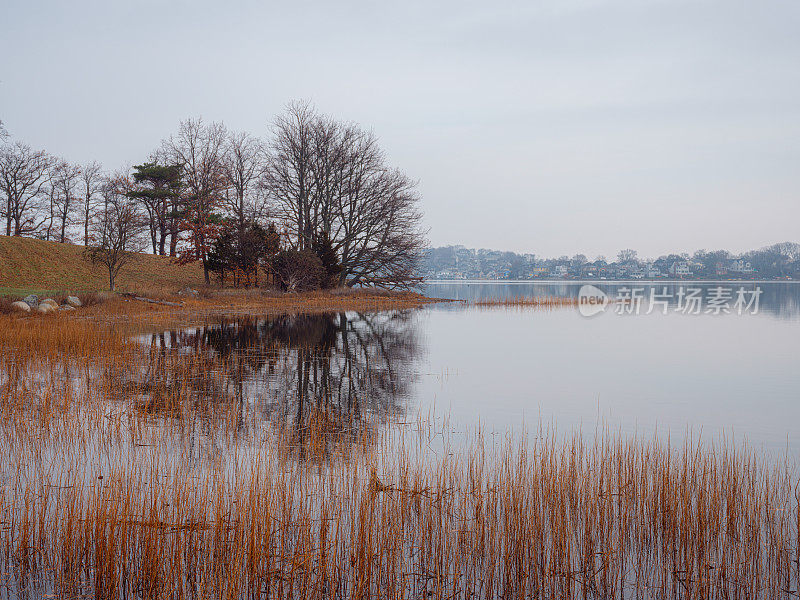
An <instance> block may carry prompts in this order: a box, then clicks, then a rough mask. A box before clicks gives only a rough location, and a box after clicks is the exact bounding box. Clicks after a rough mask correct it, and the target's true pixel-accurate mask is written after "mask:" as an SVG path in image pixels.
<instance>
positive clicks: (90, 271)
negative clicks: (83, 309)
mask: <svg viewBox="0 0 800 600" xmlns="http://www.w3.org/2000/svg"><path fill="white" fill-rule="evenodd" d="M83 251H84V247H83V246H75V245H72V244H59V243H57V242H45V241H43V240H36V239H31V238H21V237H6V236H4V235H0V294H3V295H25V294H29V293H42V292H57V291H63V292H69V291H71V292H93V291H99V290H107V289H108V271H107V270H106V269H105V268H103V267H102V266H94V265H92V264H91V263H90V262H89V261H88V260H86V259H85V258H84V256H83ZM202 283H203V270H202V268H201V267H200V266H199V265H198V264H197V263H195V264H191V265H178V264H175V263H174V262H173V259H170V258H168V257H164V256H153V255H151V254H139V255H137V256H136V257H134V258H133V260H131V262H130V263H129V264H127V265H126V266H125V267H123V269H122V271H121V272H120V274H119V276H118V277H117V291H146V290H160V291H172V290H175V289H179V288H182V287H186V286H192V287H197V286H200V285H202Z"/></svg>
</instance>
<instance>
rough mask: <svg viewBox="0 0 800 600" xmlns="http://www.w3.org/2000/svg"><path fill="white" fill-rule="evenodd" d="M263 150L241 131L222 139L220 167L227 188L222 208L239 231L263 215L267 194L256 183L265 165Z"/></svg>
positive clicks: (260, 143) (264, 214) (261, 145)
mask: <svg viewBox="0 0 800 600" xmlns="http://www.w3.org/2000/svg"><path fill="white" fill-rule="evenodd" d="M265 159H266V152H265V148H264V145H263V144H262V142H261V140H259V139H258V138H256V137H253V136H252V135H250V134H248V133H245V132H231V133H229V134H228V139H227V141H226V146H225V153H224V155H223V160H222V167H223V170H224V172H225V179H226V181H227V185H228V187H227V189H226V190H225V196H224V207H225V208H226V209H227V211H228V212H229V213H230V215H231V217H233V220H234V221H235V222H236V225H237V228H238V229H239V230H243V229H244V227H245V226H246V225H247V223H249V222H254V223H258V222H260V221H262V220H263V218H264V217H265V216H266V209H267V197H266V194H265V193H264V191H263V188H262V187H261V186H260V185H259V183H260V182H261V180H262V179H263V175H264V170H265V168H266V161H265Z"/></svg>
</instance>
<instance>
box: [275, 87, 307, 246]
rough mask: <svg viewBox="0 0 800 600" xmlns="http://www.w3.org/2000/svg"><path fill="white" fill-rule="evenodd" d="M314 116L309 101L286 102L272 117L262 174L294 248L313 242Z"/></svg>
mask: <svg viewBox="0 0 800 600" xmlns="http://www.w3.org/2000/svg"><path fill="white" fill-rule="evenodd" d="M316 119H317V115H316V112H315V111H314V109H313V107H312V106H311V105H310V104H308V103H306V102H293V103H291V104H289V106H288V107H287V109H286V112H285V113H284V114H283V115H280V116H279V117H278V118H277V119H276V120H275V124H274V127H273V139H272V143H271V145H270V151H271V152H270V159H269V163H268V168H267V171H266V177H265V187H266V189H267V190H268V191H269V193H270V196H271V198H272V201H273V204H274V207H275V211H276V214H277V216H278V217H279V218H281V219H282V222H283V224H284V227H285V228H286V231H287V234H288V235H289V236H290V238H289V239H290V240H293V241H294V243H295V246H296V248H297V250H305V249H310V248H311V246H312V244H313V239H312V238H313V229H312V224H311V202H312V196H311V194H312V187H313V173H312V169H311V163H312V155H311V152H312V147H313V138H314V126H315V120H316Z"/></svg>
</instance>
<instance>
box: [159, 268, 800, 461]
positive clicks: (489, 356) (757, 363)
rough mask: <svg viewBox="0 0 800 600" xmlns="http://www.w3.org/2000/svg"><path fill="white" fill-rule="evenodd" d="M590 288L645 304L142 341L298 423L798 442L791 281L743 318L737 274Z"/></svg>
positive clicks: (466, 294)
mask: <svg viewBox="0 0 800 600" xmlns="http://www.w3.org/2000/svg"><path fill="white" fill-rule="evenodd" d="M719 286H723V287H724V288H727V287H730V288H731V290H730V298H725V296H726V293H727V292H726V291H725V290H723V292H718V291H715V290H714V289H713V288H717V287H719ZM598 287H599V288H601V289H602V290H603V291H605V292H606V293H607V294H608V295H609V296H610V297H611V298H612V299H613V298H619V297H626V294H631V292H630V291H629V289H630V288H643V291H642V292H641V296H642V300H641V301H636V302H628V303H627V304H611V305H609V306H608V307H607V309H606V310H605V312H602V313H600V314H598V315H595V316H593V317H590V318H587V317H585V316H582V315H581V314H580V313H579V311H578V310H577V308H574V307H569V308H561V309H556V310H531V309H514V308H511V309H509V308H488V309H487V308H475V307H471V306H469V305H465V304H461V303H450V304H442V305H435V306H432V307H430V308H426V309H423V310H408V311H394V312H386V313H378V314H359V313H346V314H342V313H336V314H330V315H316V316H284V317H280V318H269V319H266V318H265V319H248V320H236V321H219V322H212V323H209V324H208V326H207V327H200V328H193V329H188V330H182V331H173V332H165V333H164V334H162V335H156V336H153V337H152V338H151V339H149V340H148V341H149V342H150V343H151V344H152V347H153V348H154V349H161V351H165V352H172V351H181V352H195V353H204V354H207V355H211V356H214V357H215V358H216V359H218V360H219V361H220V362H221V363H223V364H230V365H233V364H235V365H236V367H235V368H230V369H229V370H230V372H231V373H234V372H235V373H236V374H237V375H236V378H237V381H236V382H234V385H232V386H231V389H233V390H234V391H233V393H235V394H236V395H238V398H239V400H240V401H242V402H245V403H248V404H249V405H252V406H254V407H256V408H257V409H258V410H259V411H261V412H262V413H263V414H264V415H265V417H266V418H268V419H280V420H282V421H290V422H293V423H298V424H300V423H302V420H303V418H304V416H303V415H304V414H305V413H306V412H307V411H308V410H309V409H311V408H313V407H319V406H324V407H326V408H333V409H334V410H336V411H340V412H342V413H343V414H347V415H352V416H353V418H355V419H356V420H358V419H359V418H360V417H362V416H364V415H365V414H367V413H370V414H376V415H379V416H380V417H381V418H382V419H383V420H384V422H386V423H387V424H391V423H392V422H406V421H409V420H411V419H414V418H415V417H416V416H417V415H423V416H425V417H427V418H433V419H434V420H436V422H437V423H439V424H440V425H442V424H446V426H447V427H448V428H449V429H450V430H451V431H454V432H455V436H456V437H457V436H458V435H459V434H461V433H465V432H470V431H473V430H474V429H475V428H476V427H477V426H478V425H480V426H481V427H482V428H483V430H484V431H485V432H487V433H492V434H494V435H504V434H506V433H508V432H514V431H519V430H520V429H523V428H524V429H527V430H528V431H529V432H530V433H531V434H535V433H536V432H537V431H538V430H539V429H540V428H547V427H555V428H556V429H557V431H559V432H561V433H568V432H571V431H574V430H581V431H583V432H584V433H587V434H591V433H593V432H594V431H596V430H597V428H598V427H600V428H606V429H608V430H610V431H612V432H621V433H623V434H629V433H638V434H644V435H653V434H654V433H657V434H658V435H661V436H667V435H669V436H670V437H671V438H672V439H673V440H681V439H683V438H684V437H685V436H686V435H687V434H688V435H691V436H693V437H695V438H696V437H698V436H702V438H703V439H705V440H708V441H709V442H714V441H717V440H718V439H719V438H720V436H726V437H728V438H730V437H731V436H733V437H734V438H735V439H736V440H737V441H745V440H746V441H747V442H748V443H749V444H750V445H752V446H755V447H764V448H770V449H773V450H775V451H782V450H784V449H786V448H787V447H788V448H789V450H790V451H792V452H797V451H800V359H799V358H798V348H799V346H800V286H798V285H796V284H791V283H765V284H759V288H760V290H761V294H760V295H759V296H758V303H757V306H756V305H754V304H752V303H751V304H750V305H749V306H745V305H742V306H741V307H740V308H741V309H742V310H741V312H742V314H741V315H740V314H738V312H740V311H739V310H737V308H736V306H735V303H736V300H737V297H738V296H737V294H738V290H739V287H740V285H739V284H736V283H734V282H726V283H722V284H717V283H715V284H702V285H700V284H695V283H690V284H688V285H686V286H685V288H699V290H700V291H699V292H698V291H689V290H688V289H684V290H683V291H681V288H680V286H679V285H677V284H676V285H669V284H661V283H659V284H657V285H656V286H655V288H656V289H655V290H654V291H653V292H652V293H653V294H654V297H655V299H656V300H657V302H656V303H655V304H654V305H653V307H652V308H651V307H650V303H649V299H650V294H651V291H650V289H649V287H648V286H646V285H645V284H607V283H605V282H602V283H600V284H598ZM665 287H666V289H664V288H665ZM579 289H580V284H571V283H555V284H542V283H536V284H527V283H526V284H514V283H506V284H502V283H491V284H470V283H442V284H436V283H432V284H429V285H428V286H427V287H426V289H425V292H426V293H427V294H428V295H431V296H438V297H443V298H456V299H462V300H468V301H475V300H477V299H480V298H487V297H492V298H502V297H510V296H518V295H560V296H569V297H577V295H578V290H579ZM755 291H756V286H755V285H753V284H750V285H748V286H747V287H746V288H745V289H744V291H743V292H742V298H743V299H745V300H752V299H753V292H755ZM638 294H639V292H638V291H637V292H634V296H637V295H638ZM687 294H692V295H693V296H694V297H700V298H701V304H700V307H699V308H700V314H686V313H687V312H692V311H691V310H690V311H687V310H686V304H687V302H686V297H687ZM714 296H716V297H717V305H720V308H719V310H716V309H714V308H713V302H711V300H710V299H711V298H712V297H714ZM720 297H722V300H720ZM639 302H640V303H639ZM637 306H638V314H636V313H637V311H636V310H634V309H635V308H637ZM690 308H692V307H690ZM694 308H697V306H695V307H694ZM726 308H727V310H728V311H729V312H728V314H725V309H726ZM619 311H622V312H624V313H625V314H618V312H619ZM664 311H666V312H667V314H663V312H664ZM648 312H649V314H648ZM715 312H719V313H720V314H719V315H717V314H713V313H715ZM754 313H755V314H754ZM389 426H390V425H389Z"/></svg>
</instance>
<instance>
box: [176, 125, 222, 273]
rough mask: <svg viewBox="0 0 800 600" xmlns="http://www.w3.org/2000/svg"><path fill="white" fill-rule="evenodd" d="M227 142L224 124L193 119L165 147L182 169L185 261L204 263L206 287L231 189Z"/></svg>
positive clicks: (181, 127) (182, 257) (183, 257)
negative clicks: (226, 194)
mask: <svg viewBox="0 0 800 600" xmlns="http://www.w3.org/2000/svg"><path fill="white" fill-rule="evenodd" d="M226 138H227V131H226V129H225V126H224V125H223V124H221V123H210V124H209V125H205V124H204V123H203V120H202V119H189V120H187V121H183V122H182V123H181V124H180V128H179V129H178V134H177V135H175V136H173V137H171V138H169V139H168V140H166V141H165V142H164V144H163V146H164V151H165V153H166V154H167V155H168V156H170V157H171V159H172V160H171V162H172V163H173V164H177V165H180V167H181V172H182V174H183V192H184V198H183V203H184V207H185V208H184V211H185V218H184V219H183V223H184V226H185V227H184V228H185V230H186V231H187V233H188V240H187V247H186V248H184V251H183V252H182V254H181V259H182V260H184V261H192V260H199V261H200V262H202V264H203V272H204V275H205V281H206V283H210V278H209V269H208V252H209V251H210V250H211V245H212V244H213V242H214V239H215V237H216V234H217V231H218V228H219V214H218V213H217V210H218V209H219V207H220V205H221V204H222V200H223V197H224V191H225V189H226V187H227V185H228V184H227V178H226V175H225V168H224V160H225V140H226Z"/></svg>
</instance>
